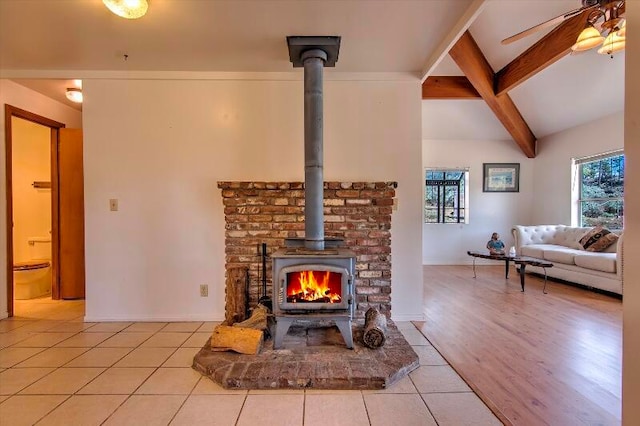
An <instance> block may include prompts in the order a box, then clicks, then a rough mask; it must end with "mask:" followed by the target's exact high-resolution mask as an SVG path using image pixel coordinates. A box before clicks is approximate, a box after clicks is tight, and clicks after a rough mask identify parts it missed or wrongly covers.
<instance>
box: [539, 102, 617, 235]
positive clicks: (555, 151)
mask: <svg viewBox="0 0 640 426" xmlns="http://www.w3.org/2000/svg"><path fill="white" fill-rule="evenodd" d="M623 145H624V113H623V112H617V113H615V114H612V115H608V116H606V117H603V118H601V119H599V120H595V121H591V122H589V123H587V124H583V125H581V126H577V127H574V128H572V129H568V130H565V131H563V132H559V133H556V134H553V135H550V136H547V137H545V138H542V139H540V140H539V141H538V155H537V156H536V158H535V161H534V176H535V179H534V182H535V184H534V186H533V199H534V203H533V205H532V215H531V223H532V224H565V225H571V201H570V200H571V178H572V176H571V159H572V158H579V157H586V156H589V155H593V154H601V153H603V152H608V151H613V150H615V149H622V147H623Z"/></svg>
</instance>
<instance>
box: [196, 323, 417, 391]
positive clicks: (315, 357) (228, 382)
mask: <svg viewBox="0 0 640 426" xmlns="http://www.w3.org/2000/svg"><path fill="white" fill-rule="evenodd" d="M362 331H363V326H362V324H357V325H354V326H353V339H354V349H352V350H350V349H347V347H346V346H345V344H344V340H343V339H342V335H341V334H340V332H339V331H338V329H337V328H336V327H335V326H329V327H326V326H325V327H320V326H317V325H310V326H300V325H294V326H292V327H291V328H290V329H289V333H288V334H287V335H286V336H285V338H284V344H283V349H278V350H274V349H273V341H272V340H271V339H269V340H267V341H266V342H265V344H264V346H263V348H262V351H261V352H260V353H259V354H258V355H243V354H238V353H235V352H213V351H212V350H211V346H210V344H209V342H207V344H206V345H205V346H204V347H203V348H202V349H201V350H200V352H198V354H197V355H196V356H195V357H194V359H193V368H194V369H195V370H197V371H199V372H200V373H202V374H203V375H205V376H207V377H209V378H211V379H212V380H213V381H215V382H216V383H219V384H220V385H221V386H223V387H224V388H227V389H282V388H293V389H304V388H309V389H384V388H387V387H389V386H391V385H392V384H393V383H395V382H397V381H398V380H400V379H401V378H403V377H404V376H406V375H407V374H409V373H410V372H411V371H413V370H414V369H416V368H418V366H419V361H418V355H417V354H416V353H415V352H414V350H413V349H412V348H411V346H410V345H409V343H407V341H406V340H405V338H404V336H403V335H402V334H401V333H400V331H398V329H397V327H396V326H395V324H394V323H393V322H392V321H389V322H388V334H387V340H386V342H385V345H384V346H383V347H382V348H379V349H369V348H367V347H365V346H363V345H362Z"/></svg>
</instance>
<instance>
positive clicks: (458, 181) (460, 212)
mask: <svg viewBox="0 0 640 426" xmlns="http://www.w3.org/2000/svg"><path fill="white" fill-rule="evenodd" d="M468 183H469V171H468V169H465V168H459V169H426V172H425V196H424V221H425V223H469V218H468V216H469V210H468V208H467V206H468V204H469V199H468V195H467V186H468Z"/></svg>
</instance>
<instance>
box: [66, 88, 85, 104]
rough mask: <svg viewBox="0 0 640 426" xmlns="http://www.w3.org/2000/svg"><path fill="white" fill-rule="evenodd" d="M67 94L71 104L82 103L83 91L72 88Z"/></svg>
mask: <svg viewBox="0 0 640 426" xmlns="http://www.w3.org/2000/svg"><path fill="white" fill-rule="evenodd" d="M65 94H66V95H67V99H69V100H70V101H71V102H75V103H77V104H81V103H82V90H80V89H78V88H76V87H70V88H68V89H67V92H66V93H65Z"/></svg>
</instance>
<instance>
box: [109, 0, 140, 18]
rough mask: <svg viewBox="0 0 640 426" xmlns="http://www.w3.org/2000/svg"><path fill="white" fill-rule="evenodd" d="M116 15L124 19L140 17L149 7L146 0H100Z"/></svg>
mask: <svg viewBox="0 0 640 426" xmlns="http://www.w3.org/2000/svg"><path fill="white" fill-rule="evenodd" d="M102 2H103V3H104V5H105V6H107V8H108V9H109V10H110V11H112V12H113V13H115V14H116V15H118V16H120V17H122V18H126V19H138V18H142V17H143V16H144V15H145V14H146V13H147V9H148V8H149V2H148V1H147V0H102Z"/></svg>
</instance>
